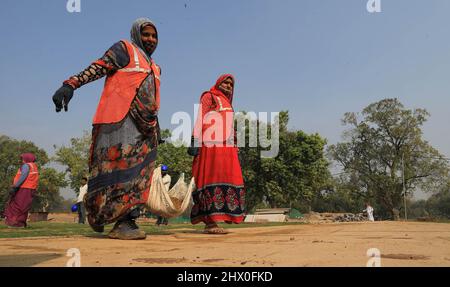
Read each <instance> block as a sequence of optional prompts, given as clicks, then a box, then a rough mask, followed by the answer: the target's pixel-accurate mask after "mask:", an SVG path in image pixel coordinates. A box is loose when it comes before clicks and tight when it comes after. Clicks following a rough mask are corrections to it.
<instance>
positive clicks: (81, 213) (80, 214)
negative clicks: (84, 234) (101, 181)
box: [77, 177, 88, 224]
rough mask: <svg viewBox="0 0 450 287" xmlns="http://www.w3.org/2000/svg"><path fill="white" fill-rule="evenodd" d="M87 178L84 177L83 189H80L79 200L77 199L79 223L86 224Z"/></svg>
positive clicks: (82, 181) (82, 180)
mask: <svg viewBox="0 0 450 287" xmlns="http://www.w3.org/2000/svg"><path fill="white" fill-rule="evenodd" d="M87 181H88V180H87V178H86V177H83V178H82V179H81V187H80V193H78V199H77V205H78V223H80V224H84V223H85V221H86V209H85V208H84V203H83V199H84V196H85V195H86V193H87V190H88V185H87Z"/></svg>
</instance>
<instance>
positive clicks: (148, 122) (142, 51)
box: [53, 18, 160, 239]
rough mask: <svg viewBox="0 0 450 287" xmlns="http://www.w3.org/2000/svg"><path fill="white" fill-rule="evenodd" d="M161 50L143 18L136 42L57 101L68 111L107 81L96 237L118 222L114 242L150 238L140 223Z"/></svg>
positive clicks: (96, 141)
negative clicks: (86, 90)
mask: <svg viewBox="0 0 450 287" xmlns="http://www.w3.org/2000/svg"><path fill="white" fill-rule="evenodd" d="M157 44H158V34H157V30H156V27H155V25H154V24H153V23H152V22H151V21H150V20H149V19H147V18H139V19H137V20H136V21H135V22H134V23H133V26H132V28H131V41H128V40H121V41H119V42H117V43H116V44H114V45H113V46H112V47H111V48H110V49H109V50H108V51H106V53H105V54H104V55H103V57H102V58H100V59H98V60H97V61H95V62H93V63H92V64H91V65H90V66H89V67H87V68H86V69H85V70H84V71H82V72H81V73H79V74H77V75H75V76H72V77H71V78H69V79H68V80H66V81H64V83H63V86H62V87H61V88H60V89H59V90H58V91H56V93H55V95H54V96H53V102H54V103H55V106H56V111H57V112H59V111H61V110H62V109H63V108H64V110H65V111H67V104H68V103H69V101H70V99H71V98H72V96H73V91H74V90H75V89H77V88H79V87H81V86H82V85H85V84H87V83H90V82H92V81H94V80H97V79H100V78H102V77H103V76H106V81H105V86H104V89H103V93H102V96H101V99H100V102H99V105H98V107H97V111H96V113H95V116H94V119H93V128H92V144H91V151H90V160H89V171H90V178H89V181H88V192H87V194H86V196H85V197H84V205H85V207H86V211H87V218H88V222H89V224H90V225H91V227H92V228H93V229H94V230H95V231H97V232H103V229H104V225H106V224H110V223H114V222H115V225H114V227H113V229H112V230H111V232H110V233H109V235H108V236H109V237H110V238H115V239H144V238H145V237H146V235H145V233H144V232H143V231H142V230H140V229H139V227H138V226H137V225H136V223H135V219H136V218H137V217H139V215H140V206H142V204H144V203H145V202H146V201H147V198H148V192H149V188H150V183H151V182H150V179H151V175H152V173H153V170H154V166H155V159H156V148H157V146H158V144H159V142H160V138H159V124H158V118H157V115H158V110H159V81H160V80H159V77H160V68H159V66H157V65H156V64H155V63H154V62H153V59H152V57H151V56H152V54H153V52H154V51H155V49H156V46H157Z"/></svg>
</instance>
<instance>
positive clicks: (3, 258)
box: [0, 253, 64, 267]
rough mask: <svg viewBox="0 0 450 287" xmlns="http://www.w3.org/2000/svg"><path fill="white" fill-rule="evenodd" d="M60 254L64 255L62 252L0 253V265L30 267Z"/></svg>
mask: <svg viewBox="0 0 450 287" xmlns="http://www.w3.org/2000/svg"><path fill="white" fill-rule="evenodd" d="M61 256H64V254H58V253H44V254H10V255H0V267H31V266H34V265H37V264H39V263H42V262H45V261H49V260H53V259H56V258H59V257H61ZM62 267H64V266H62Z"/></svg>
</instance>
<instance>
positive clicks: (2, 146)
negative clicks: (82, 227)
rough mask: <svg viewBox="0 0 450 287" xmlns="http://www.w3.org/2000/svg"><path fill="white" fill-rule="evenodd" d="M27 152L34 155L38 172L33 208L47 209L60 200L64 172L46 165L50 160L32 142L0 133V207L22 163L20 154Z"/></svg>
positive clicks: (38, 209) (35, 209)
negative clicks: (38, 177) (37, 184)
mask: <svg viewBox="0 0 450 287" xmlns="http://www.w3.org/2000/svg"><path fill="white" fill-rule="evenodd" d="M27 152H31V153H33V154H35V155H36V159H37V160H36V163H37V165H38V168H39V172H40V179H39V186H38V189H37V193H36V195H35V199H34V202H33V210H34V211H48V209H49V208H51V207H52V206H54V205H57V204H58V202H59V201H60V200H61V197H60V195H59V189H60V188H61V187H65V186H66V184H67V183H66V182H65V180H64V174H63V173H61V172H58V171H56V170H55V169H54V168H51V167H49V166H48V164H49V162H50V161H49V158H48V155H47V153H46V152H45V151H44V150H43V149H41V148H39V147H37V146H36V145H35V144H34V143H33V142H30V141H23V140H22V141H18V140H15V139H11V138H9V137H8V136H5V135H0V207H1V208H3V207H4V205H5V201H6V200H7V198H8V191H9V188H10V187H11V185H12V183H13V178H14V176H15V175H16V173H17V170H18V169H19V167H20V166H21V165H22V161H21V160H20V155H21V154H23V153H27Z"/></svg>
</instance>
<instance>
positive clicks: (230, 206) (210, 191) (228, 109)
mask: <svg viewBox="0 0 450 287" xmlns="http://www.w3.org/2000/svg"><path fill="white" fill-rule="evenodd" d="M227 78H231V79H233V76H231V75H223V76H221V77H220V78H219V79H218V80H217V82H216V85H215V86H214V87H213V88H211V90H210V91H209V92H205V93H203V95H202V97H201V103H200V109H201V110H200V113H199V114H198V119H197V121H196V126H195V128H194V138H196V139H197V141H198V142H199V143H201V147H200V153H199V155H197V156H196V157H195V158H194V161H193V164H192V176H194V178H195V184H196V191H195V192H193V194H192V196H193V199H194V206H193V207H192V211H191V222H192V224H197V223H200V222H204V223H205V224H210V223H217V222H226V223H240V222H242V221H243V219H244V216H245V214H244V210H245V190H244V181H243V178H242V171H241V166H240V163H239V159H238V148H237V147H236V146H235V144H234V140H233V137H234V130H233V117H232V114H233V108H232V99H233V94H231V95H230V96H229V97H227V96H225V95H224V94H223V93H222V92H221V91H220V90H219V89H218V86H219V85H220V84H221V83H222V82H223V81H224V80H225V79H227ZM233 82H234V79H233ZM211 114H214V115H213V116H209V115H211ZM211 119H212V120H211ZM211 131H213V132H211ZM200 139H201V140H200Z"/></svg>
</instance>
